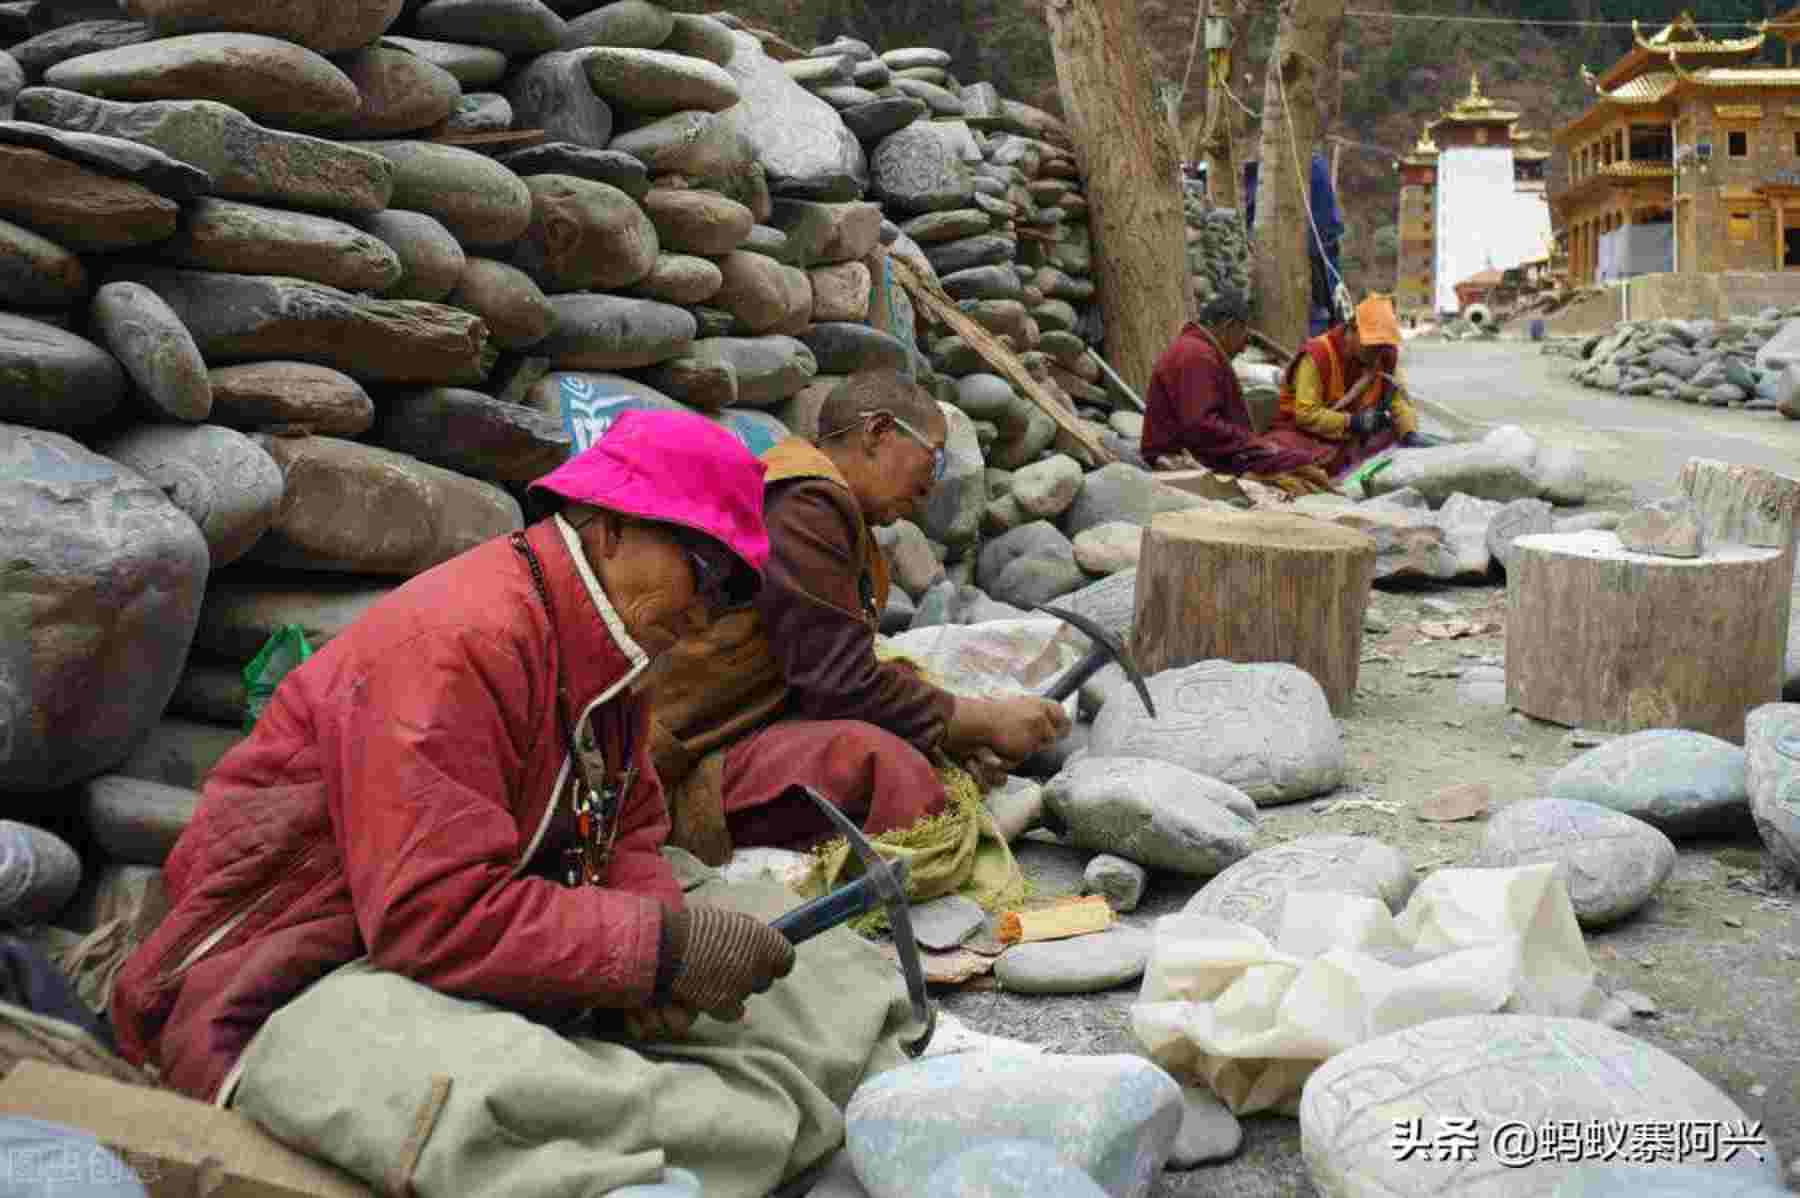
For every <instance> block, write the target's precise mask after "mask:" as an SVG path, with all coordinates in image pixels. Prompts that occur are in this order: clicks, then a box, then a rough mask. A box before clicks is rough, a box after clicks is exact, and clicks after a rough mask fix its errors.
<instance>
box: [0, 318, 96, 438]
mask: <svg viewBox="0 0 1800 1198" xmlns="http://www.w3.org/2000/svg"><path fill="white" fill-rule="evenodd" d="M124 395H125V371H124V370H123V369H121V368H120V366H119V363H118V360H117V359H115V358H114V357H113V356H112V355H111V354H109V353H107V352H106V351H105V350H104V349H102V348H101V347H100V346H98V345H95V344H94V343H93V342H92V341H89V340H88V339H87V338H85V337H78V336H76V335H75V334H74V333H71V332H68V331H66V330H64V329H60V328H58V327H56V326H55V325H53V324H46V323H44V322H43V321H41V320H32V319H31V318H30V317H27V316H13V315H11V314H8V313H0V421H10V422H12V423H14V424H26V425H30V426H32V427H33V428H46V429H65V430H66V429H78V428H82V427H84V426H87V425H91V424H93V423H95V422H96V421H98V420H100V419H102V418H104V417H105V416H107V415H108V414H109V413H111V412H112V410H113V409H114V408H116V407H117V406H118V404H119V400H121V399H122V398H124Z"/></svg>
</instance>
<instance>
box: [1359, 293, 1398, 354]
mask: <svg viewBox="0 0 1800 1198" xmlns="http://www.w3.org/2000/svg"><path fill="white" fill-rule="evenodd" d="M1356 335H1357V337H1359V338H1360V339H1361V340H1362V343H1363V344H1364V345H1393V346H1398V345H1399V344H1400V319H1399V317H1397V316H1395V315H1394V302H1393V301H1392V300H1391V299H1389V298H1388V297H1387V296H1385V295H1382V294H1381V293H1380V292H1378V291H1376V292H1370V293H1369V297H1368V298H1367V299H1365V300H1363V302H1362V303H1360V304H1358V305H1356Z"/></svg>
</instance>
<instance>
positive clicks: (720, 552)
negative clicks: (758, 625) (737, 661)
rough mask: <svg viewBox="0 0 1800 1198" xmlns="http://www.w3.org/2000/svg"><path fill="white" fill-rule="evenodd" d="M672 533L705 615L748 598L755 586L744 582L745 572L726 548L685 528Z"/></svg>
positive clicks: (710, 614) (725, 609)
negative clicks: (703, 605)
mask: <svg viewBox="0 0 1800 1198" xmlns="http://www.w3.org/2000/svg"><path fill="white" fill-rule="evenodd" d="M673 535H674V537H675V541H676V543H677V544H679V545H680V546H681V552H682V554H683V555H684V556H685V557H686V558H687V563H688V569H690V570H692V571H693V572H694V594H695V596H697V597H698V598H699V599H700V601H701V602H703V603H705V604H706V612H707V615H708V616H710V617H712V618H714V619H717V618H718V617H719V616H721V615H723V614H724V613H726V612H728V611H730V610H731V609H732V608H734V607H741V606H742V605H743V604H745V603H748V602H749V601H750V599H751V598H752V596H753V595H754V594H755V588H754V587H749V588H746V586H745V585H744V582H745V578H746V573H745V572H743V571H740V570H739V569H738V566H737V561H736V560H735V559H734V558H733V557H732V556H731V552H730V550H727V549H724V548H722V547H721V546H719V545H718V544H716V543H714V542H713V541H711V540H709V539H707V538H704V537H701V536H699V535H698V534H696V533H691V532H687V531H685V530H684V531H680V532H676V533H674V534H673Z"/></svg>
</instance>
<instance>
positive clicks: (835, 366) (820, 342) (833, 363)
mask: <svg viewBox="0 0 1800 1198" xmlns="http://www.w3.org/2000/svg"><path fill="white" fill-rule="evenodd" d="M800 340H802V341H804V342H805V343H806V347H807V348H808V349H810V350H812V353H813V357H814V359H816V360H817V361H818V363H819V370H820V372H821V373H823V374H844V375H850V374H856V373H857V372H859V371H863V370H895V371H903V370H905V369H906V364H907V352H906V347H905V346H904V345H902V344H900V342H899V340H898V339H897V338H895V337H893V336H891V335H889V334H887V333H884V332H882V331H881V330H880V329H877V328H871V327H870V326H869V325H866V324H857V323H855V322H853V321H847V320H831V321H820V322H819V323H817V324H815V325H813V326H812V328H810V329H808V330H807V331H806V334H805V335H804V336H803V337H801V338H800Z"/></svg>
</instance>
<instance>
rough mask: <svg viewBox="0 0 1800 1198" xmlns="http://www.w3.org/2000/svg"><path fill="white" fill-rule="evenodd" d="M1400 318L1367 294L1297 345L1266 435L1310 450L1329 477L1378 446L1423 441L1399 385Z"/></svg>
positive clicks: (1380, 299)
mask: <svg viewBox="0 0 1800 1198" xmlns="http://www.w3.org/2000/svg"><path fill="white" fill-rule="evenodd" d="M1399 363H1400V321H1399V318H1398V317H1396V316H1395V314H1394V304H1393V301H1392V300H1391V299H1390V298H1389V297H1387V296H1385V295H1381V294H1371V295H1370V296H1369V297H1368V298H1366V299H1364V300H1363V302H1362V303H1360V304H1358V305H1357V306H1356V313H1355V316H1354V317H1353V318H1352V319H1351V320H1349V321H1347V322H1345V323H1343V324H1339V325H1335V326H1333V327H1332V328H1329V329H1327V330H1326V331H1325V332H1323V333H1321V334H1320V335H1319V336H1317V337H1314V338H1313V339H1312V340H1310V341H1308V342H1307V343H1306V344H1305V345H1304V346H1302V347H1301V349H1300V352H1299V353H1297V354H1295V355H1294V357H1293V359H1292V360H1291V361H1290V362H1289V363H1288V364H1287V369H1285V370H1284V371H1282V375H1281V408H1280V410H1279V411H1278V412H1277V413H1276V416H1275V423H1274V425H1273V426H1272V427H1271V428H1270V429H1269V433H1268V438H1269V439H1270V440H1272V441H1274V442H1276V443H1278V444H1281V445H1283V446H1287V447H1289V448H1292V449H1303V450H1310V451H1311V454H1312V464H1313V465H1315V466H1318V467H1320V468H1321V469H1323V470H1324V471H1325V472H1326V473H1327V474H1329V475H1330V476H1331V477H1332V479H1333V480H1336V479H1339V478H1342V477H1343V476H1344V475H1346V474H1348V473H1350V472H1351V471H1352V470H1354V469H1356V467H1357V466H1359V465H1361V464H1362V463H1363V462H1366V461H1367V460H1369V459H1370V458H1372V457H1374V456H1375V455H1376V454H1378V453H1381V452H1382V451H1383V450H1386V449H1389V448H1392V447H1393V446H1396V445H1399V446H1404V447H1407V448H1411V447H1413V446H1416V445H1420V444H1423V442H1422V441H1421V440H1420V438H1419V435H1418V429H1419V418H1418V414H1417V413H1416V412H1415V411H1414V410H1413V406H1412V404H1411V403H1410V402H1409V401H1408V400H1407V398H1406V394H1405V392H1404V391H1403V390H1402V389H1401V387H1400V386H1399Z"/></svg>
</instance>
